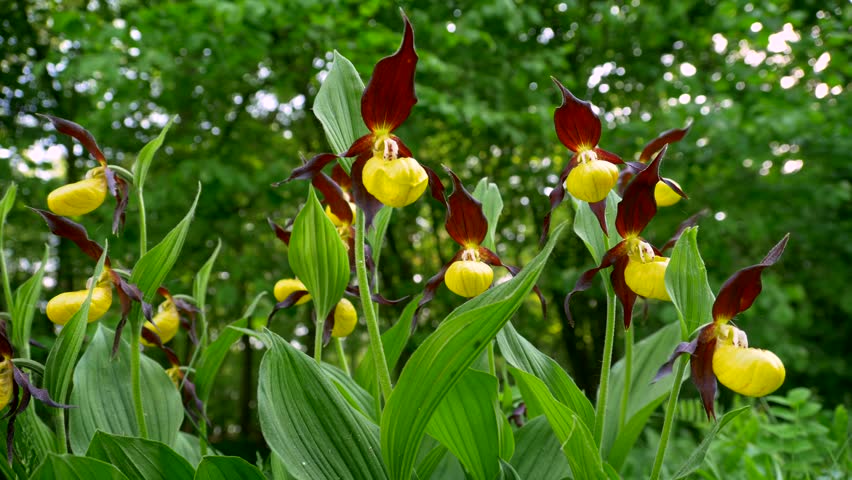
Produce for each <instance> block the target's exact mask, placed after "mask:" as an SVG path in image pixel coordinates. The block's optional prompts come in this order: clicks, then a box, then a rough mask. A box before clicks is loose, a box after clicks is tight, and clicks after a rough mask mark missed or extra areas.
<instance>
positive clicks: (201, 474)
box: [195, 456, 265, 480]
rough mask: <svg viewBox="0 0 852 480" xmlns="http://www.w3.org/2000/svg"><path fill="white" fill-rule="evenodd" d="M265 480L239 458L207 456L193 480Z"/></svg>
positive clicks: (261, 474) (255, 468)
mask: <svg viewBox="0 0 852 480" xmlns="http://www.w3.org/2000/svg"><path fill="white" fill-rule="evenodd" d="M236 479H239V480H265V477H264V476H263V473H261V472H260V470H258V469H257V467H255V466H254V465H252V464H250V463H248V462H247V461H245V460H243V459H242V458H240V457H224V456H207V457H204V459H202V460H201V463H200V464H199V465H198V471H196V472H195V480H236Z"/></svg>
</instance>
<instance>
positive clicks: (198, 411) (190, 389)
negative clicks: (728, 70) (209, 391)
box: [181, 376, 210, 425]
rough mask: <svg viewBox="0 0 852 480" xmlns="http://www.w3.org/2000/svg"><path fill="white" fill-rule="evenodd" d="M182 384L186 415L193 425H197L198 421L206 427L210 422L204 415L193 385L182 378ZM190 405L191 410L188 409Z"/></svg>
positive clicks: (202, 405)
mask: <svg viewBox="0 0 852 480" xmlns="http://www.w3.org/2000/svg"><path fill="white" fill-rule="evenodd" d="M182 384H183V391H182V392H181V393H182V394H183V395H182V397H183V408H184V410H186V413H188V414H189V416H190V417H191V419H192V420H193V421H194V422H195V423H198V422H199V421H200V420H204V422H205V423H207V425H210V420H209V419H208V418H207V415H206V414H205V413H204V403H203V402H202V401H201V399H200V398H198V392H197V390H196V388H195V384H194V383H192V382H191V381H190V380H189V379H188V378H185V377H183V376H182ZM190 405H192V406H193V408H190Z"/></svg>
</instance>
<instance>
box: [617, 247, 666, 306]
mask: <svg viewBox="0 0 852 480" xmlns="http://www.w3.org/2000/svg"><path fill="white" fill-rule="evenodd" d="M668 265H669V259H668V258H667V257H657V256H655V257H653V259H651V260H648V261H642V260H635V259H633V258H631V259H630V261H628V262H627V267H626V268H625V269H624V281H625V282H626V283H627V286H628V287H630V290H633V293H635V294H636V295H639V296H640V297H645V298H656V299H657V300H664V301H666V302H671V301H672V299H671V297H670V296H669V292H668V291H666V267H668Z"/></svg>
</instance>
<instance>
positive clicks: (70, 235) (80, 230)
mask: <svg viewBox="0 0 852 480" xmlns="http://www.w3.org/2000/svg"><path fill="white" fill-rule="evenodd" d="M30 210H32V211H34V212H36V213H37V214H39V215H41V218H43V219H44V221H45V222H46V223H47V228H49V229H50V233H52V234H54V235H57V236H60V237H62V238H67V239H68V240H71V241H72V242H74V243H75V244H76V245H77V247H79V248H80V250H82V252H83V253H85V254H86V255H88V257H89V258H91V259H92V260H95V261H98V260H100V258H101V254H103V253H104V249H103V247H101V246H100V244H98V243H97V242H95V241H94V240H92V239H90V238H89V234H88V232H86V227H84V226H82V225H80V224H79V223H77V222H73V221H71V220H68V219H67V218H65V217H60V216H59V215H54V214H53V213H50V212H48V211H46V210H40V209H38V208H32V207H30ZM105 265H106V266H110V260H109V256H107V258H106V261H105Z"/></svg>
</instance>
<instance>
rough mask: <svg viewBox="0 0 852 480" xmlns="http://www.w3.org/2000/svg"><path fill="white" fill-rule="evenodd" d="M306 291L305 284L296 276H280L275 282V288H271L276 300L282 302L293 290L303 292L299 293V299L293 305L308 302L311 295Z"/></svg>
mask: <svg viewBox="0 0 852 480" xmlns="http://www.w3.org/2000/svg"><path fill="white" fill-rule="evenodd" d="M307 291H308V290H307V289H306V288H305V284H304V283H302V281H301V280H299V279H297V278H282V279H281V280H278V282H276V283H275V288H274V289H273V293H274V295H275V300H278V301H279V302H283V301H284V300H285V299H287V297H289V296H290V295H291V294H293V293H294V292H303V293H302V294H301V295H299V299H298V300H296V301H295V302H294V303H293V305H302V304H305V303H308V302H310V301H311V295H310V294H308V293H307Z"/></svg>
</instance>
